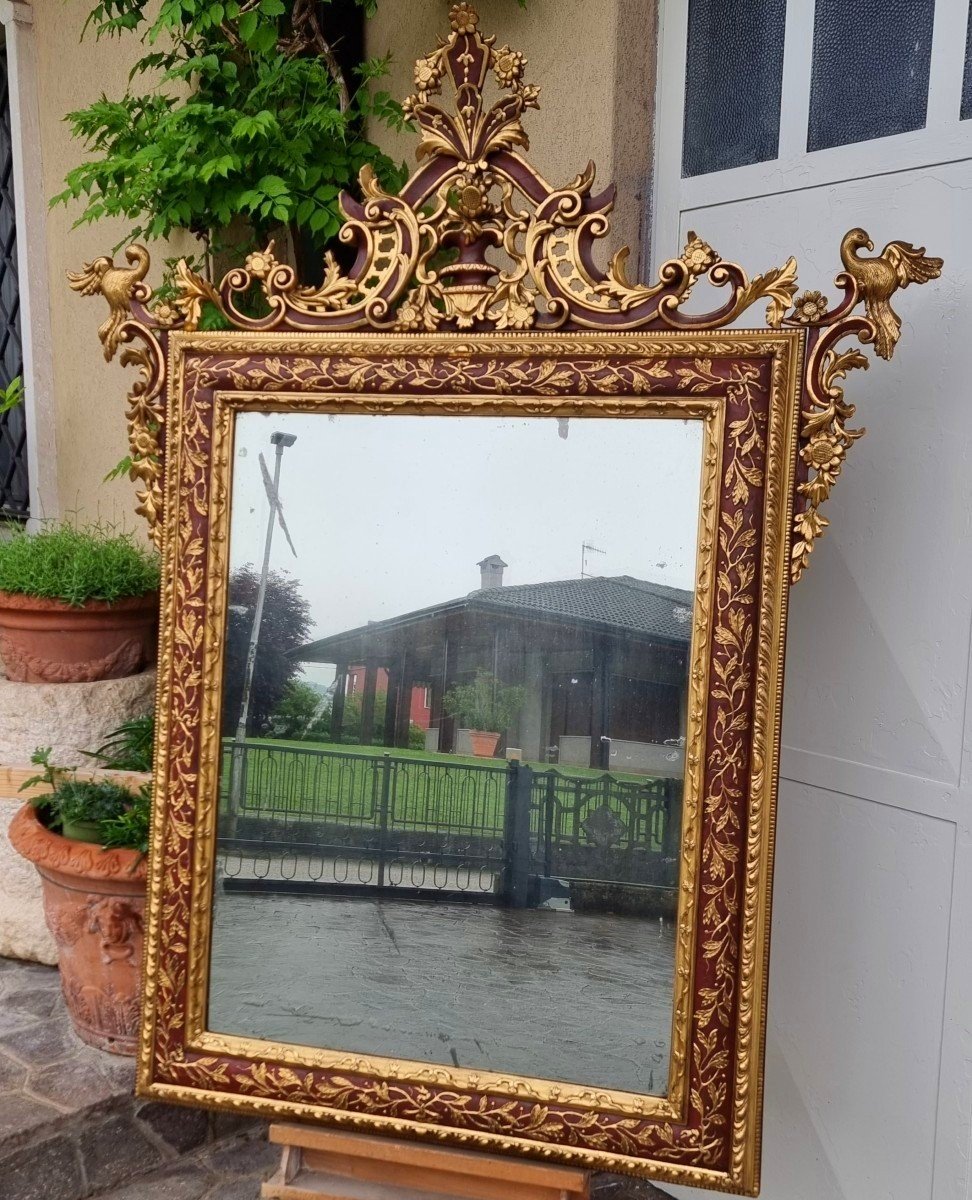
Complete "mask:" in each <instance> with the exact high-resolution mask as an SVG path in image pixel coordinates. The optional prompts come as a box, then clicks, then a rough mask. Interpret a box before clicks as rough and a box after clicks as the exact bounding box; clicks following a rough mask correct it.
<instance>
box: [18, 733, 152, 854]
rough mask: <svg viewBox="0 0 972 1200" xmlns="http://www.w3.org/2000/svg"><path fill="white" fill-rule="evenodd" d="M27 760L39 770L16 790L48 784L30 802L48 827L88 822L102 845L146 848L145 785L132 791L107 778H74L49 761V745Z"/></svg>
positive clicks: (147, 802)
mask: <svg viewBox="0 0 972 1200" xmlns="http://www.w3.org/2000/svg"><path fill="white" fill-rule="evenodd" d="M30 761H31V762H32V763H33V764H34V765H35V766H38V767H41V771H40V773H39V774H38V775H34V776H33V777H32V778H31V779H28V780H27V781H26V782H25V783H23V784H21V786H20V791H25V790H26V789H28V788H31V787H35V786H37V785H46V786H48V787H50V789H51V791H50V793H48V794H46V795H44V796H40V797H38V798H37V799H36V800H35V801H34V802H33V803H34V805H35V807H36V808H37V809H38V811H39V813H40V815H41V819H42V820H43V822H44V824H45V825H47V826H48V828H50V829H54V830H61V831H63V829H64V827H65V826H71V825H78V824H80V823H91V824H94V825H97V826H98V827H99V835H100V839H99V840H100V842H101V845H103V846H117V847H123V848H125V849H129V850H141V851H142V852H143V853H144V852H145V851H146V850H147V849H148V827H149V816H150V812H151V803H152V802H151V792H150V791H149V788H148V785H147V784H146V785H144V786H143V787H141V788H140V789H139V791H138V792H132V791H130V790H129V789H128V788H126V787H123V786H122V785H121V784H118V783H114V782H112V781H111V780H108V779H97V780H88V779H78V778H77V775H76V772H75V771H74V770H68V769H65V768H64V767H58V766H55V765H54V764H53V763H52V762H51V747H50V746H46V747H42V748H39V749H37V750H35V751H34V753H33V754H32V755H31V758H30Z"/></svg>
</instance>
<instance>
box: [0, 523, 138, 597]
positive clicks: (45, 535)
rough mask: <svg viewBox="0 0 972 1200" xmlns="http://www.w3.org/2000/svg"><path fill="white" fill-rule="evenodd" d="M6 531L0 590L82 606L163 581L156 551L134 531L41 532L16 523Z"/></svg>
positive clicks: (0, 544) (1, 540)
mask: <svg viewBox="0 0 972 1200" xmlns="http://www.w3.org/2000/svg"><path fill="white" fill-rule="evenodd" d="M8 532H9V534H10V536H9V537H0V591H5V592H17V593H19V594H20V595H24V596H36V597H39V598H42V599H47V600H61V601H63V602H64V603H65V604H73V605H76V606H78V607H80V606H81V605H83V604H84V603H86V602H87V601H88V600H107V601H114V600H121V599H123V598H125V597H127V596H141V595H143V594H144V593H145V592H151V591H153V590H155V589H156V588H157V587H158V586H159V560H158V556H157V555H156V553H155V551H153V550H150V549H148V548H147V547H145V546H142V545H141V544H139V543H138V542H137V541H136V540H135V537H134V535H133V534H130V533H115V532H114V531H113V530H111V529H108V528H106V527H104V526H100V525H89V526H75V525H51V526H49V527H47V528H46V529H42V530H40V532H38V533H27V532H26V531H25V530H23V529H21V528H20V527H19V526H17V527H15V528H12V529H10V530H9V531H8Z"/></svg>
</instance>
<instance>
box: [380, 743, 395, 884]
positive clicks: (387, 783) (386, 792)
mask: <svg viewBox="0 0 972 1200" xmlns="http://www.w3.org/2000/svg"><path fill="white" fill-rule="evenodd" d="M381 767H382V774H381V800H380V802H379V805H378V886H379V887H380V888H383V887H384V886H385V856H386V854H387V853H388V808H389V798H390V795H391V775H392V760H391V755H390V754H385V755H383V756H382V764H381Z"/></svg>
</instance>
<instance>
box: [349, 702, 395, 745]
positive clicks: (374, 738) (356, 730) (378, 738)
mask: <svg viewBox="0 0 972 1200" xmlns="http://www.w3.org/2000/svg"><path fill="white" fill-rule="evenodd" d="M362 701H363V695H362V693H361V692H354V693H353V694H352V695H350V696H345V698H344V716H343V717H342V719H341V741H342V742H343V743H344V744H345V745H346V746H360V745H361V744H362V742H361V707H362ZM387 704H388V696H387V694H386V693H385V692H379V691H376V692H375V718H374V721H373V722H372V727H371V738H370V740H369V741H368V743H367V744H368V745H369V746H381V745H383V744H384V741H385V709H386V707H387Z"/></svg>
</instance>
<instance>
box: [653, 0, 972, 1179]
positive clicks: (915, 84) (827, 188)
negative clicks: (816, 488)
mask: <svg viewBox="0 0 972 1200" xmlns="http://www.w3.org/2000/svg"><path fill="white" fill-rule="evenodd" d="M968 35H969V3H968V0H937V3H935V0H856V2H851V0H788V2H787V0H758V2H757V0H662V5H661V36H660V64H659V103H658V130H657V137H658V141H657V145H658V162H657V173H656V178H657V181H658V183H657V188H656V195H655V201H654V214H653V221H652V226H653V238H652V241H653V246H652V252H653V259H654V262H655V265H656V266H657V263H658V262H659V261H660V260H662V259H664V258H667V257H671V256H673V255H675V254H677V253H678V252H679V250H680V248H681V246H682V244H683V242H684V239H685V235H686V233H687V231H688V230H689V229H694V230H696V231H698V233H699V234H700V235H701V236H702V237H703V238H705V239H706V240H707V241H708V242H710V243H711V244H712V245H713V246H714V247H715V248H716V249H717V250H718V252H719V253H720V254H721V255H722V256H723V257H724V258H727V259H731V260H734V261H736V262H739V263H741V264H743V265H744V266H745V267H746V269H747V270H749V271H750V272H753V273H754V272H757V271H762V270H765V269H766V268H768V267H770V266H772V265H777V264H780V263H782V262H783V261H784V260H785V258H786V256H787V255H789V254H791V253H792V254H794V255H796V257H797V259H798V261H799V265H800V283H801V287H802V288H819V289H820V290H821V291H823V292H824V294H825V295H827V294H829V295H830V296H831V297H833V296H834V295H835V292H834V289H833V287H832V279H833V275H834V274H835V273H836V271H837V270H839V267H840V263H839V257H838V247H839V243H840V239H841V236H842V234H843V233H844V232H845V231H846V230H848V229H850V228H851V227H852V226H855V225H861V226H863V227H864V228H865V229H867V230H869V232H870V233H871V235H872V237H873V239H874V241H875V243H876V245H877V246H878V247H879V248H880V247H881V246H882V245H883V244H884V243H885V242H887V241H889V240H891V239H892V238H900V239H904V240H906V241H912V242H915V243H917V244H919V245H921V244H924V245H926V246H927V248H928V251H929V253H932V254H938V255H941V256H943V257H944V259H945V270H944V273H943V277H942V279H940V280H938V281H936V282H934V283H932V284H929V285H928V286H926V287H924V288H921V289H916V288H912V289H909V290H908V291H907V292H906V293H903V294H899V297H898V299H899V301H900V304H899V305H898V307H899V310H900V312H901V314H902V317H903V322H904V328H903V331H902V339H901V343H900V345H899V347H898V351H897V353H896V354H895V357H894V359H893V361H892V362H890V363H884V362H880V361H878V362H876V363H874V364H873V365H872V369H871V370H870V371H868V372H867V374H864V373H862V372H857V373H855V375H854V376H852V378H851V379H850V380H849V381H848V395H849V396H850V398H851V399H852V400H854V401H856V402H857V403H858V405H859V416H860V418H861V423H862V424H864V425H866V426H867V427H868V430H869V432H868V435H867V437H866V438H864V439H863V440H862V441H860V442H858V443H856V444H855V445H854V447H853V448H852V449H851V451H850V453H849V455H848V462H847V466H846V469H845V472H844V475H843V476H842V477H841V479H840V481H839V483H838V485H837V487H836V489H835V491H834V495H833V498H832V499H831V500H830V501H829V503H828V504H827V506H826V515H827V516H828V517H829V518H830V519H831V521H832V525H831V528H830V529H829V530H828V531H827V533H826V535H825V536H824V538H823V539H822V541H821V542H820V543H819V545H818V547H817V549H816V550H815V552H814V556H813V560H812V562H811V564H810V567H809V569H808V571H807V574H806V576H805V577H804V579H803V580H802V581H801V583H800V584H799V585H798V586H797V587H796V588H795V590H794V593H793V601H792V608H791V614H790V640H789V656H788V664H787V685H786V703H785V714H784V735H783V740H784V743H785V749H784V754H783V765H782V774H783V777H784V778H783V781H782V783H781V789H780V809H779V825H778V843H777V875H776V892H775V910H774V928H773V937H774V942H773V955H772V972H771V983H770V1009H769V1012H770V1016H769V1026H770V1027H769V1036H768V1047H767V1074H766V1093H765V1112H766V1117H765V1135H764V1150H763V1161H764V1168H763V1191H762V1194H763V1196H764V1197H766V1198H767V1200H811V1198H813V1200H919V1198H921V1200H924V1198H930V1200H966V1198H967V1197H969V1195H970V1194H972V1193H970V1185H969V1150H970V1135H972V1116H970V1110H972V1099H970V1079H972V837H970V814H972V776H970V763H969V754H970V751H972V738H970V736H969V733H970V722H969V711H970V707H972V706H970V704H969V699H970V689H969V684H970V672H969V655H970V643H972V388H970V384H969V380H970V376H972V304H970V299H972V119H970V118H972V70H969V69H967V57H968V55H967V45H968V42H969V37H968ZM963 118H964V119H963ZM828 285H830V286H828ZM673 1190H677V1189H673ZM679 1194H680V1195H681V1194H688V1193H682V1192H681V1191H679Z"/></svg>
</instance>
